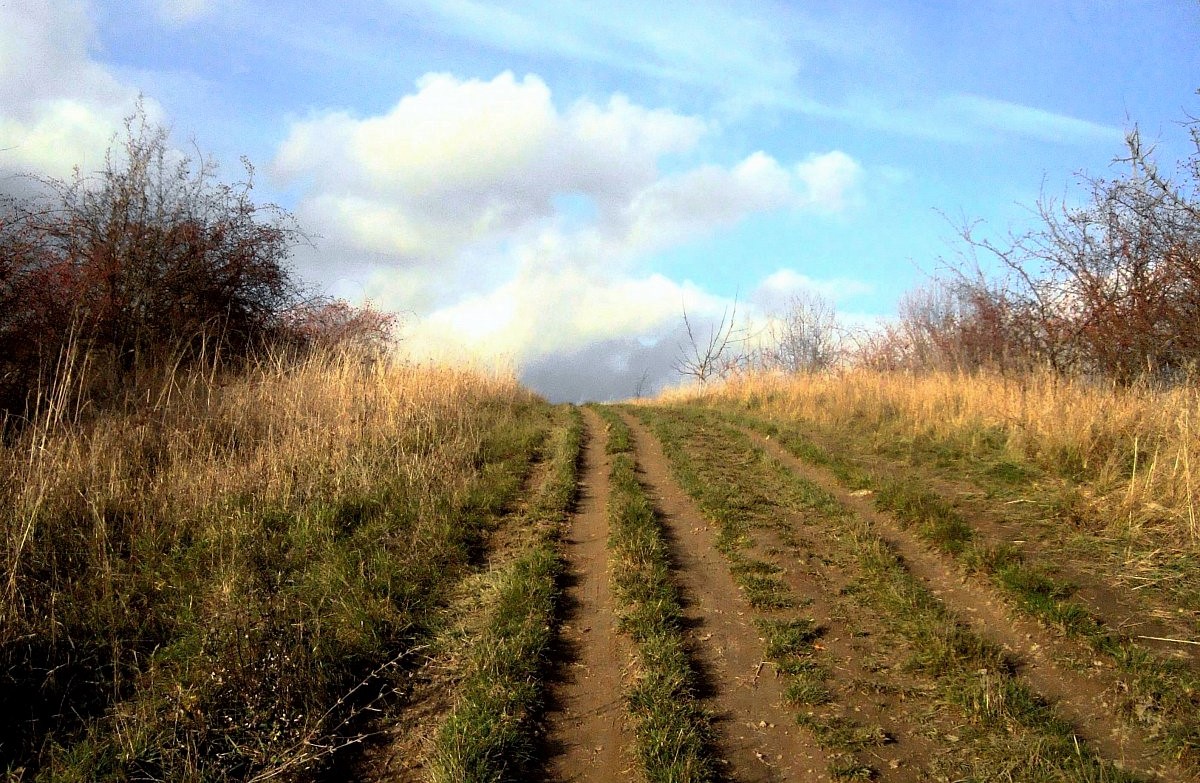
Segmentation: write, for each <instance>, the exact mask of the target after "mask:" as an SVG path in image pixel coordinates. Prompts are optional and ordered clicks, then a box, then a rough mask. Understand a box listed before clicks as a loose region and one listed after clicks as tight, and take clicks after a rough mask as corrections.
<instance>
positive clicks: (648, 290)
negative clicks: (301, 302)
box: [0, 0, 1200, 399]
mask: <svg viewBox="0 0 1200 783" xmlns="http://www.w3.org/2000/svg"><path fill="white" fill-rule="evenodd" d="M1198 44H1200V4H1197V3H1196V2H1192V0H1159V2H1117V1H1116V0H1093V2H1082V1H1080V2H1076V1H1074V0H1064V1H1063V2H1036V3H1035V2H1015V1H1004V2H1001V1H999V0H997V1H995V2H984V1H981V2H971V3H959V2H954V3H951V2H915V0H914V1H912V2H853V1H851V2H796V3H779V2H775V3H773V2H764V1H762V0H760V1H759V2H745V3H743V2H724V3H702V2H674V1H673V0H667V1H665V2H655V3H648V2H645V1H644V0H643V1H642V2H589V3H567V2H558V3H543V2H510V3H482V2H476V0H451V1H449V2H434V1H433V0H416V1H410V2H402V1H401V0H375V1H374V2H348V3H342V4H338V3H325V2H307V1H305V0H300V1H299V2H297V1H292V2H282V1H280V2H277V1H276V0H266V1H265V2H251V0H122V2H109V1H108V0H91V1H88V0H0V150H4V152H3V153H2V154H0V169H3V171H5V172H28V171H33V172H39V173H48V174H51V175H63V174H65V173H67V172H68V171H69V170H70V166H71V165H73V164H75V163H81V164H82V165H83V166H84V168H85V170H86V169H87V168H88V167H89V166H90V167H94V166H96V165H98V161H99V160H100V158H101V156H102V153H103V150H104V148H105V146H106V145H107V142H108V139H109V138H110V136H111V134H112V133H113V132H114V130H116V129H117V128H119V127H120V121H121V118H122V117H123V116H124V115H126V114H128V113H129V111H130V110H131V107H132V106H133V104H134V101H135V100H136V99H137V96H138V95H139V94H141V95H143V96H144V99H145V102H146V105H147V107H148V109H149V110H150V112H151V113H152V114H153V116H154V117H155V118H156V119H158V120H160V121H162V122H164V123H166V124H168V125H169V126H170V127H171V128H172V129H173V133H174V139H175V141H176V143H178V144H180V145H181V146H183V147H185V148H186V147H188V146H189V145H190V144H191V143H192V141H193V140H194V142H195V145H196V146H197V147H198V148H199V149H201V150H204V151H206V152H210V153H212V154H214V155H215V156H216V157H217V159H218V160H220V161H221V162H222V164H223V170H224V171H225V172H227V173H229V175H230V176H236V174H237V173H238V169H237V165H238V164H237V161H238V158H239V156H242V155H245V156H247V157H248V158H249V159H250V160H251V161H252V162H253V164H254V165H255V167H256V170H257V182H258V192H259V193H260V195H261V197H262V198H264V199H270V200H276V201H278V202H279V203H281V204H282V205H284V206H285V207H287V208H289V209H291V210H292V211H294V212H295V213H296V215H297V216H298V217H299V218H300V220H301V223H302V225H303V226H304V227H305V228H306V229H307V230H308V231H309V232H310V233H311V234H313V236H314V240H313V243H312V246H311V247H307V246H306V247H301V248H298V249H297V253H296V258H295V263H296V266H297V268H298V270H299V271H300V273H301V274H302V275H303V276H304V277H306V278H308V279H310V280H312V281H313V282H314V283H316V284H317V285H319V286H321V287H323V288H325V289H326V290H328V291H330V292H333V293H336V294H339V295H344V296H348V297H351V298H355V299H364V298H369V299H371V300H372V301H373V302H375V303H376V304H377V305H378V306H381V307H385V308H389V309H394V310H396V311H397V312H401V313H404V317H405V322H406V328H405V340H406V347H407V349H408V350H409V351H411V352H412V353H413V354H414V355H416V356H420V357H423V356H434V357H449V358H456V359H469V360H472V361H478V362H481V363H499V364H502V365H506V366H514V367H516V368H517V370H518V371H519V372H520V373H522V375H523V377H525V378H526V379H527V380H528V381H529V382H530V383H531V384H532V385H534V386H535V388H537V389H538V390H539V391H542V392H543V393H546V394H547V395H548V396H551V397H552V398H555V399H581V398H607V397H613V396H618V397H619V396H627V395H628V394H630V393H631V392H632V391H633V389H634V387H635V386H636V384H637V382H638V381H639V380H640V379H641V378H642V377H643V375H645V376H646V377H647V378H648V379H649V382H650V385H657V384H661V383H666V382H671V381H674V380H676V378H675V377H674V376H673V373H672V370H671V367H670V365H671V359H672V357H673V355H674V353H675V351H676V347H677V344H678V341H679V338H680V335H679V325H680V311H681V307H682V306H683V303H684V302H686V303H687V307H688V309H689V312H691V313H694V314H696V316H697V317H698V318H705V317H715V316H719V314H720V313H721V312H722V310H723V309H725V308H726V307H728V306H729V305H730V304H731V302H732V300H733V298H734V297H737V298H738V300H739V302H740V310H741V312H742V313H743V314H744V315H745V316H746V317H747V318H751V319H757V320H758V321H759V322H762V321H763V320H764V319H766V318H768V317H769V315H770V313H771V312H772V310H777V309H778V308H779V307H781V306H782V304H783V303H784V302H786V300H787V298H788V296H789V295H790V294H792V293H795V292H797V291H799V290H801V289H803V288H811V289H815V290H817V291H819V292H821V293H822V294H823V295H825V296H827V297H829V298H832V299H833V300H834V301H835V302H836V305H837V307H838V309H839V311H841V312H842V313H843V314H844V315H845V317H846V318H847V320H848V321H850V322H853V323H864V322H870V321H871V320H872V319H877V318H881V317H886V316H888V315H889V314H891V313H892V312H894V309H895V305H896V302H897V300H898V298H899V296H900V295H901V293H902V292H903V291H905V290H907V289H909V288H911V287H913V286H914V285H918V284H920V283H921V282H922V280H923V279H924V275H925V274H926V273H927V272H929V271H932V270H933V269H935V268H936V265H937V259H938V257H939V256H946V255H950V254H952V253H953V247H952V246H951V245H950V242H951V240H952V237H953V229H952V226H951V225H950V224H949V223H948V222H947V220H946V218H945V217H943V215H944V214H945V215H950V216H953V217H958V216H963V217H965V218H967V219H971V220H975V219H980V220H983V221H986V226H987V227H988V228H987V230H991V231H995V232H998V233H999V232H1003V231H1005V230H1007V229H1008V228H1009V227H1016V228H1019V227H1020V226H1021V225H1022V223H1023V221H1026V220H1028V213H1027V207H1028V206H1029V205H1031V204H1032V203H1033V202H1034V200H1035V199H1036V198H1037V197H1038V195H1039V193H1040V192H1042V191H1043V190H1044V191H1045V192H1047V193H1048V194H1050V195H1052V196H1059V197H1066V198H1068V199H1070V198H1073V197H1075V195H1076V191H1075V189H1074V184H1073V183H1074V180H1073V173H1074V172H1076V171H1080V170H1084V171H1088V172H1091V173H1094V174H1105V173H1108V171H1109V169H1108V166H1109V164H1110V161H1111V160H1112V159H1113V158H1114V157H1115V156H1117V155H1119V154H1120V153H1121V151H1122V138H1123V133H1124V131H1125V130H1126V129H1127V128H1128V127H1130V123H1132V122H1137V123H1138V124H1139V125H1140V127H1141V128H1142V130H1143V133H1144V134H1145V135H1146V136H1148V137H1149V138H1151V139H1155V140H1158V142H1159V149H1160V155H1161V157H1162V159H1163V160H1164V161H1172V160H1174V159H1176V158H1178V157H1181V156H1182V155H1184V154H1186V153H1187V152H1188V149H1187V146H1186V138H1185V135H1184V133H1183V132H1182V131H1181V129H1180V128H1179V126H1178V123H1179V122H1180V121H1181V120H1184V119H1185V118H1186V117H1187V115H1188V114H1191V115H1197V114H1200V99H1198V98H1197V96H1196V89H1197V88H1198V87H1200V57H1198V56H1197V51H1198V50H1200V46H1198Z"/></svg>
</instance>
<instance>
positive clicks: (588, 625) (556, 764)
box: [545, 409, 630, 783]
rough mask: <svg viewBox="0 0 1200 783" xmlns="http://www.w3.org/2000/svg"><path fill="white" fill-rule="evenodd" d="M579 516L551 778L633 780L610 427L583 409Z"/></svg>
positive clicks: (571, 541)
mask: <svg viewBox="0 0 1200 783" xmlns="http://www.w3.org/2000/svg"><path fill="white" fill-rule="evenodd" d="M584 417H585V422H586V432H585V446H584V450H583V458H582V459H583V462H582V466H581V481H580V494H579V501H578V506H577V511H576V513H575V515H574V517H573V518H572V519H571V522H570V526H569V528H568V530H567V533H566V535H565V537H564V539H563V556H564V558H565V560H566V573H565V578H564V586H565V588H566V594H565V599H564V603H563V615H562V625H561V626H560V634H559V636H560V638H559V648H560V650H559V652H560V660H559V666H558V671H559V674H560V676H559V677H558V678H556V679H557V681H556V682H555V683H554V684H553V685H552V686H551V689H550V710H549V711H548V713H547V715H546V725H547V734H546V753H547V758H546V761H545V767H546V771H547V774H548V775H549V776H550V777H551V778H552V779H553V780H555V781H561V782H562V783H567V781H583V780H594V781H609V780H617V779H619V778H621V777H623V776H624V775H626V774H627V772H628V769H629V767H630V762H629V759H628V758H627V757H626V755H625V754H624V751H623V749H624V747H625V745H626V744H628V743H627V739H628V737H627V735H626V732H625V728H624V725H625V711H624V706H623V703H622V698H621V693H622V690H621V669H622V664H621V662H622V661H623V660H625V657H624V656H623V655H622V651H621V645H622V642H621V641H620V638H619V636H618V633H617V629H616V615H615V613H614V602H613V596H612V591H611V589H610V587H609V581H608V573H607V562H608V557H607V544H608V495H609V458H608V456H607V455H606V454H605V453H604V447H605V443H606V442H607V438H606V436H605V427H604V423H603V422H602V421H601V420H600V418H599V416H597V415H596V413H595V412H593V411H590V410H586V409H585V410H584Z"/></svg>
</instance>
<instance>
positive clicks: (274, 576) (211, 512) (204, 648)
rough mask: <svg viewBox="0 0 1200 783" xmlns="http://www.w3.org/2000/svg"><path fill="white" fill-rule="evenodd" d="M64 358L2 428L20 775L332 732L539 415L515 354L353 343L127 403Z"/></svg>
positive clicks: (2, 641)
mask: <svg viewBox="0 0 1200 783" xmlns="http://www.w3.org/2000/svg"><path fill="white" fill-rule="evenodd" d="M76 368H77V371H78V372H77V374H78V373H84V374H86V372H87V371H88V370H87V363H86V362H85V361H80V362H78V363H77V364H76ZM63 377H64V378H66V379H67V380H66V381H65V382H64V383H63V384H60V386H59V387H58V389H57V390H55V391H54V392H52V393H50V394H48V395H46V399H45V400H44V401H43V404H42V406H41V409H40V412H39V413H38V415H37V416H36V419H35V421H34V422H33V423H31V424H29V425H27V426H25V427H23V428H21V429H19V430H17V431H15V432H10V436H9V439H8V441H7V442H6V443H4V444H3V446H2V447H0V514H2V517H0V524H2V527H0V564H2V566H3V568H2V570H0V574H2V580H3V581H2V583H0V691H2V692H0V697H3V698H0V701H3V702H5V703H21V702H23V701H27V700H40V702H41V704H42V706H41V707H38V706H37V704H36V703H34V704H33V706H31V707H30V709H29V710H28V711H21V710H18V711H17V712H16V713H14V714H13V715H11V716H10V720H0V729H3V730H4V731H5V732H7V736H8V739H7V740H6V741H5V742H4V743H3V744H2V745H0V770H4V769H5V768H6V767H7V769H8V773H9V774H10V775H12V774H17V775H18V779H20V777H21V776H22V775H30V776H32V775H33V774H38V773H40V775H41V776H45V775H47V774H49V775H51V776H52V777H55V778H57V779H80V780H85V779H90V778H108V777H114V778H116V777H122V776H123V775H129V774H134V776H135V777H136V776H137V773H138V772H139V771H140V772H141V773H142V774H147V775H151V776H155V775H157V776H165V777H168V778H172V779H209V780H213V779H226V778H229V779H244V778H246V777H250V776H252V774H258V773H262V772H263V771H264V770H271V769H276V768H278V767H279V765H286V764H295V763H297V760H304V759H307V758H308V757H311V756H313V755H314V754H318V753H319V752H320V750H319V748H321V747H325V746H326V745H327V744H328V743H326V745H323V744H322V742H323V741H324V740H325V739H327V737H328V736H329V735H331V734H336V728H337V727H336V725H333V724H336V723H337V722H338V721H343V720H345V719H346V717H347V715H348V712H347V710H349V709H350V708H349V707H348V706H346V705H340V704H338V703H337V699H338V698H339V697H340V695H342V694H344V693H346V692H347V690H348V689H349V688H351V687H352V686H353V685H354V684H355V683H358V682H360V681H361V680H362V678H363V677H364V676H365V674H364V673H369V672H370V671H372V670H373V669H374V668H375V667H377V666H379V665H381V664H383V663H386V662H387V661H388V660H390V659H391V658H392V657H393V656H394V655H397V654H403V652H404V649H405V644H404V643H403V642H402V640H403V639H410V638H411V637H412V634H413V633H417V631H414V630H413V629H414V628H416V627H419V625H420V623H421V622H422V616H423V615H422V612H424V611H427V610H428V605H429V604H430V602H435V601H436V595H434V594H435V593H436V592H437V590H438V589H439V585H440V582H441V581H444V580H448V579H451V578H452V576H453V574H454V573H455V570H456V569H461V567H462V565H463V563H464V562H465V561H466V559H467V557H468V550H469V548H470V547H471V546H472V545H473V544H472V540H471V537H472V536H478V535H479V529H478V526H479V524H480V522H479V517H481V516H482V515H484V514H485V513H486V512H487V511H488V510H489V509H490V508H491V507H492V506H494V505H496V504H497V503H502V502H504V499H505V497H506V496H511V494H512V493H513V492H515V491H516V487H517V486H518V485H519V481H520V476H521V474H522V472H523V471H524V470H525V468H526V467H527V465H528V461H529V458H530V456H531V454H532V451H533V449H534V448H535V446H536V442H537V439H538V438H540V437H541V434H542V433H544V431H545V428H546V422H545V417H544V415H543V413H544V406H542V404H541V403H539V402H538V401H537V400H536V399H535V398H534V397H533V396H532V395H531V394H530V393H529V392H527V391H525V390H524V389H522V388H521V387H520V386H519V385H518V384H517V382H516V380H515V379H514V378H513V377H511V376H508V375H495V374H487V373H481V372H476V371H464V370H458V369H451V368H445V367H433V366H413V365H405V364H399V363H389V362H382V361H380V362H370V361H364V360H363V359H362V358H361V357H355V356H349V355H343V356H334V357H329V356H326V357H318V358H314V359H311V360H309V361H306V362H303V363H301V364H299V365H297V364H295V363H289V362H285V361H279V362H264V363H262V364H260V365H258V366H256V367H254V368H253V369H251V370H249V371H242V372H238V373H232V374H230V373H226V374H210V375H205V374H203V373H195V372H187V373H184V372H179V373H172V374H169V376H168V377H167V378H166V379H165V380H160V381H159V382H157V383H154V384H150V385H147V386H146V387H145V389H144V390H143V391H142V392H141V398H140V401H137V402H131V403H129V404H126V405H124V406H123V408H122V410H119V411H118V410H110V409H105V410H95V411H93V410H88V409H86V408H85V409H84V410H83V411H79V410H76V409H75V408H73V407H72V404H71V403H70V402H69V400H70V398H71V394H70V388H71V385H72V383H73V382H72V381H71V379H70V376H69V375H68V374H64V376H63ZM343 708H344V709H343ZM326 710H329V712H326ZM339 710H340V711H339ZM26 712H28V714H26ZM10 721H11V725H10ZM251 724H254V725H251ZM22 767H25V768H26V771H25V772H23V773H21V772H14V770H20V769H21V768H22Z"/></svg>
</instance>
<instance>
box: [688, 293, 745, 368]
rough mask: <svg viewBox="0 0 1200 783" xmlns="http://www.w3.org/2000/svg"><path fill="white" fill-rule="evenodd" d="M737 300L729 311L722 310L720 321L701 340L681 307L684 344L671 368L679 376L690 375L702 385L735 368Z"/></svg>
mask: <svg viewBox="0 0 1200 783" xmlns="http://www.w3.org/2000/svg"><path fill="white" fill-rule="evenodd" d="M736 321H737V299H736V298H735V299H734V300H733V306H732V308H729V307H727V308H725V310H724V311H722V313H721V320H720V321H719V322H718V323H717V324H715V325H711V324H710V326H709V329H708V336H707V337H706V338H701V337H700V336H699V335H698V334H697V331H696V329H695V328H694V327H693V326H692V320H691V318H690V317H689V316H688V312H687V305H686V304H685V305H683V326H684V329H685V330H686V332H687V343H686V344H685V343H680V344H679V348H678V352H677V355H676V359H675V363H674V368H675V371H676V372H678V373H679V374H680V375H685V376H691V377H693V378H695V379H696V382H697V383H698V384H700V385H701V386H704V385H705V384H706V383H708V382H709V381H710V380H712V379H713V378H717V377H720V376H722V375H725V374H726V373H728V372H729V370H730V369H731V368H732V367H734V366H735V365H736V357H735V355H734V351H735V349H736V347H737V345H738V344H739V343H741V341H742V339H741V332H740V330H738V329H737V327H736Z"/></svg>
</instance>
